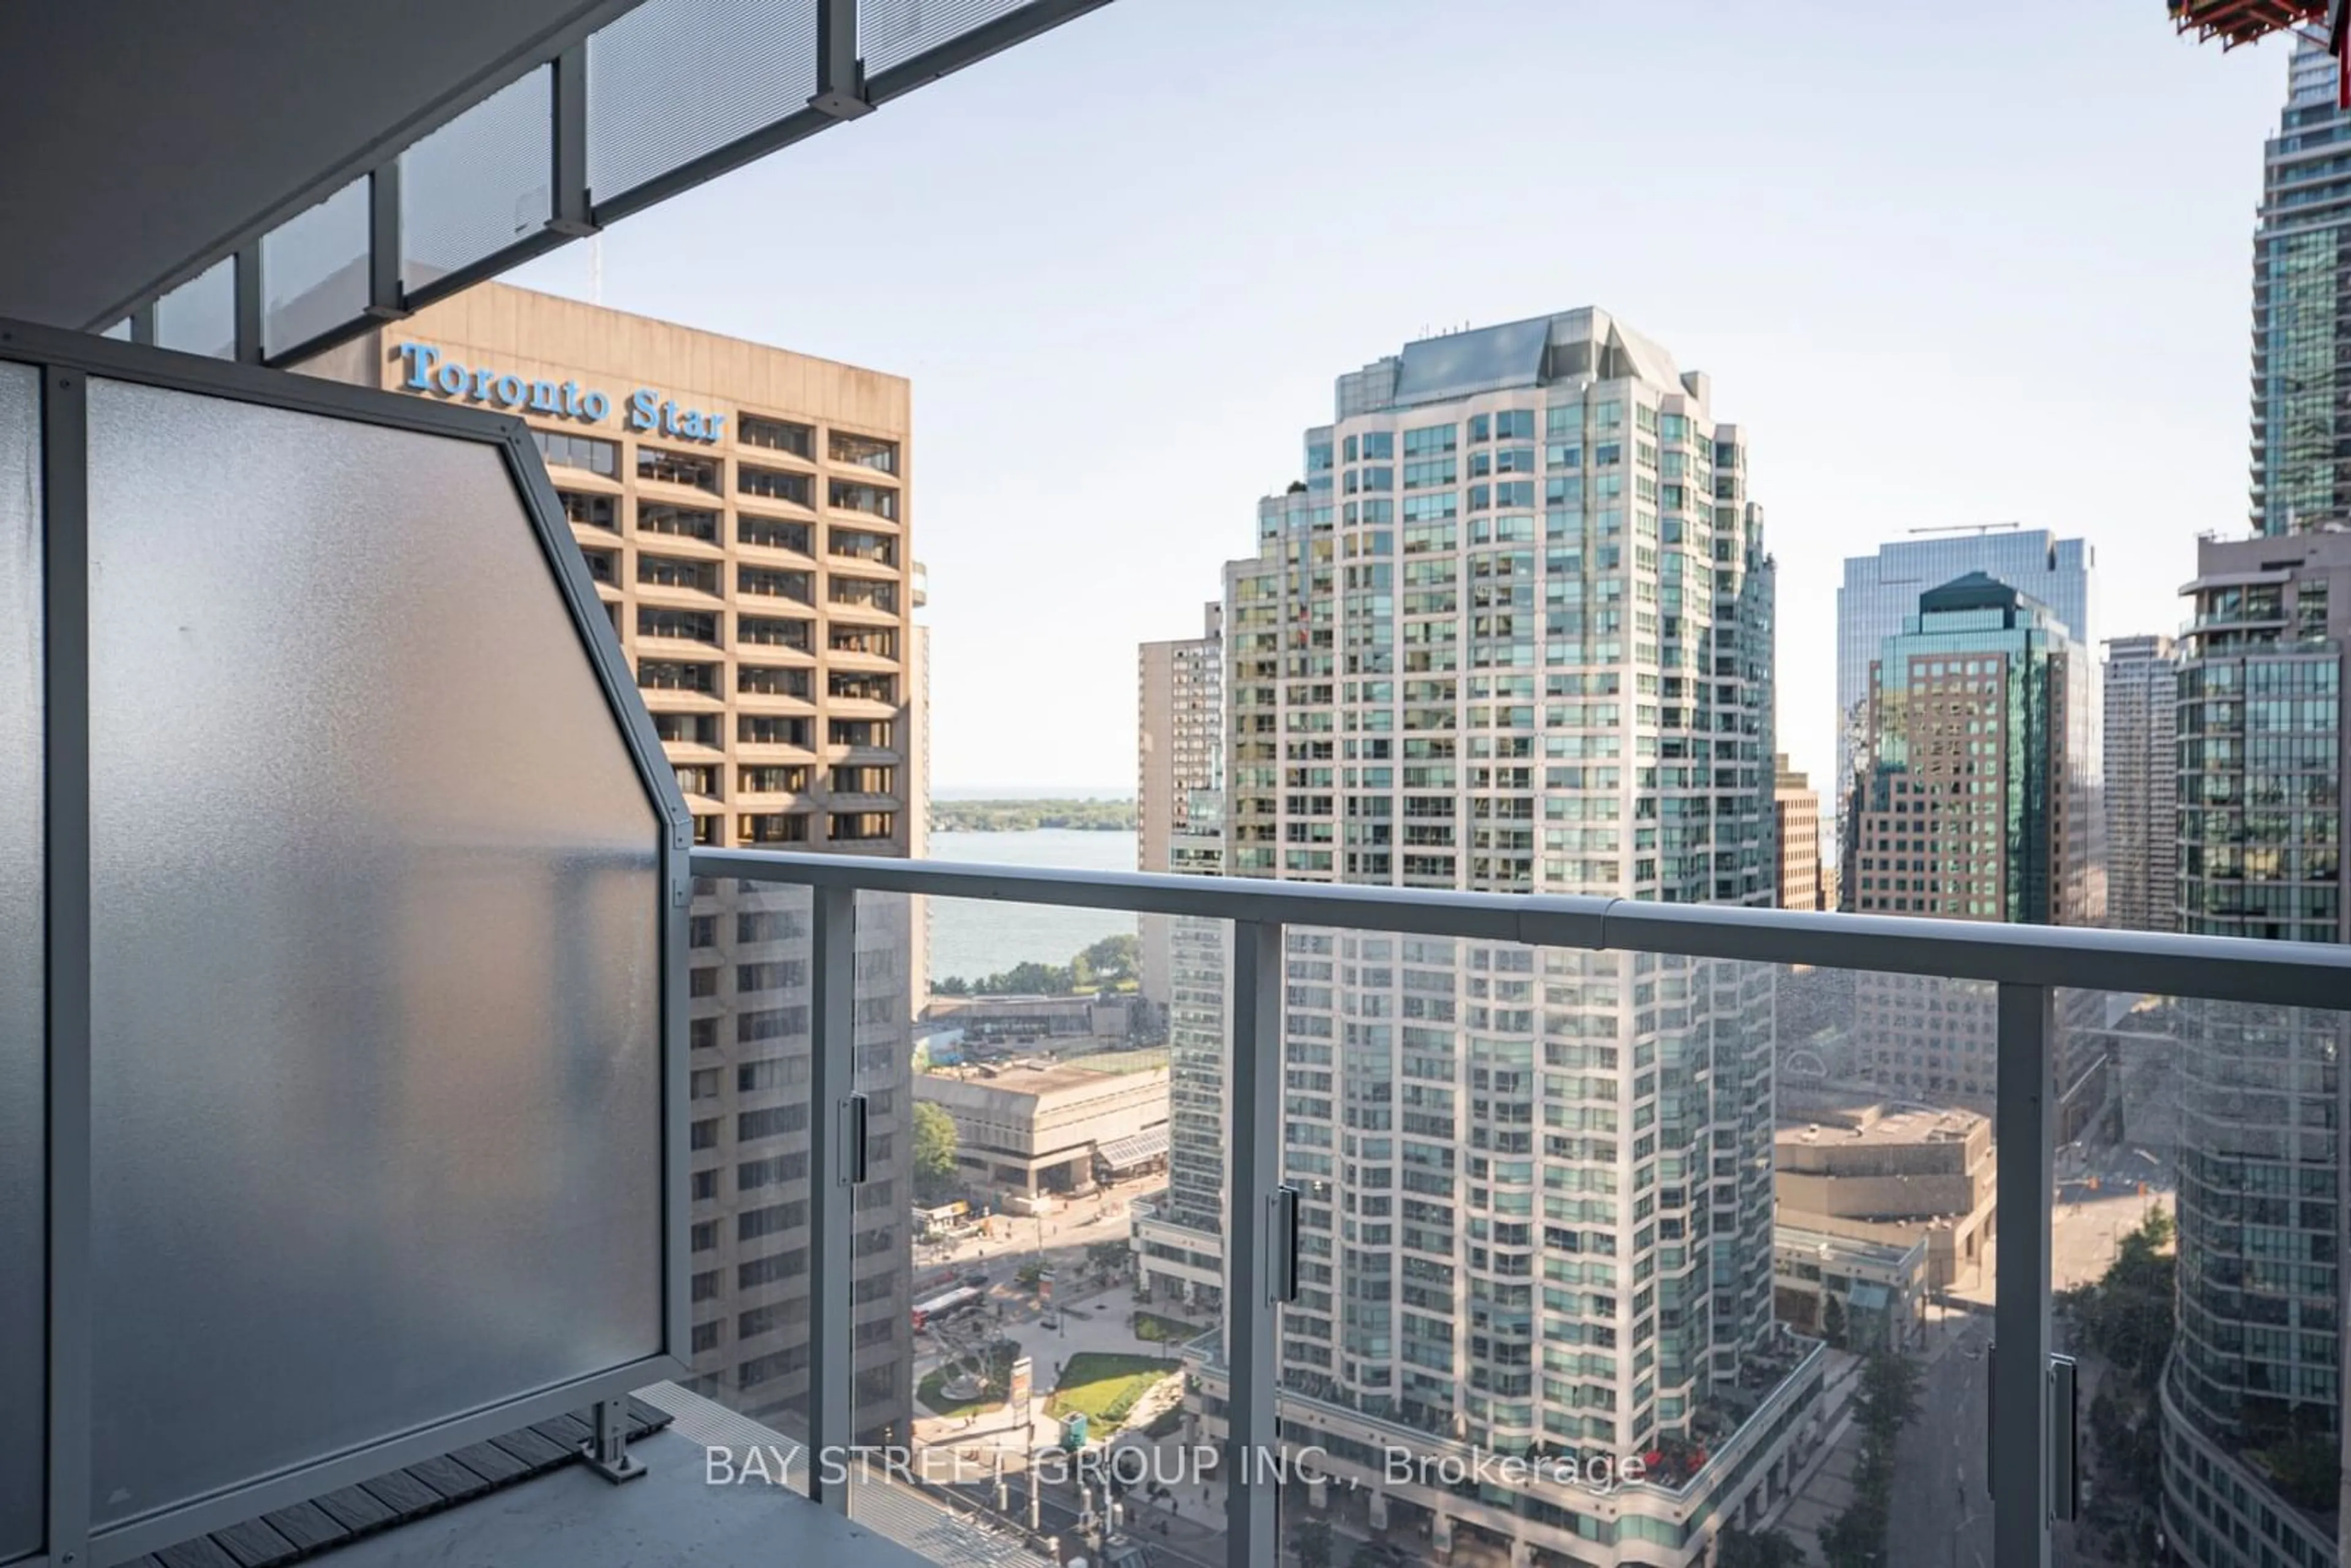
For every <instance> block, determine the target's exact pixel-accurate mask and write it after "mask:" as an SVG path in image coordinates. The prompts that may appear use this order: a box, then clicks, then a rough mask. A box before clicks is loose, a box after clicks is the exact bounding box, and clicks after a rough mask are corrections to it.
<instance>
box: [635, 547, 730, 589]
mask: <svg viewBox="0 0 2351 1568" xmlns="http://www.w3.org/2000/svg"><path fill="white" fill-rule="evenodd" d="M637 580H638V581H639V582H641V583H643V584H646V585H647V586H649V587H653V588H684V589H690V590H692V591H695V592H696V593H716V592H717V591H718V563H717V562H716V561H715V560H682V559H679V558H678V557H676V556H671V555H648V554H646V553H644V552H643V551H639V552H638V555H637Z"/></svg>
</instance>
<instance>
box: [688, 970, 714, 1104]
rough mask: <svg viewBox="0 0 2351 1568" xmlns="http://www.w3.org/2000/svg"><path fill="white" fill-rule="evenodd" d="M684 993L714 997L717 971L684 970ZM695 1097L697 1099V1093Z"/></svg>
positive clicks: (692, 995) (690, 995)
mask: <svg viewBox="0 0 2351 1568" xmlns="http://www.w3.org/2000/svg"><path fill="white" fill-rule="evenodd" d="M685 994H686V995H687V996H689V997H715V996H716V995H717V994H718V971H717V970H716V969H712V968H701V969H689V970H687V971H686V981H685ZM695 1098H697V1099H699V1098H700V1096H699V1095H697V1096H695Z"/></svg>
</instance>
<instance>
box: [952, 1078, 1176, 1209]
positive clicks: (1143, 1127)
mask: <svg viewBox="0 0 2351 1568" xmlns="http://www.w3.org/2000/svg"><path fill="white" fill-rule="evenodd" d="M914 1098H915V1099H916V1100H918V1101H926V1102H928V1103H931V1104H934V1105H936V1106H938V1107H939V1108H940V1109H942V1110H944V1111H945V1112H946V1113H947V1114H948V1115H949V1116H950V1117H952V1118H953V1119H954V1121H955V1126H956V1163H957V1164H958V1165H959V1166H961V1167H962V1171H963V1176H964V1179H965V1180H966V1181H967V1182H968V1183H970V1184H971V1185H972V1186H975V1187H978V1188H982V1189H991V1188H992V1189H997V1190H1000V1191H1003V1192H1007V1193H1017V1194H1022V1195H1029V1194H1034V1193H1039V1192H1071V1191H1080V1190H1083V1189H1084V1188H1087V1187H1089V1186H1092V1184H1093V1182H1094V1180H1095V1177H1096V1176H1097V1175H1098V1174H1102V1175H1117V1174H1123V1172H1126V1171H1137V1170H1144V1169H1148V1168H1149V1167H1150V1165H1151V1162H1152V1160H1153V1159H1154V1158H1156V1159H1158V1160H1159V1161H1160V1162H1161V1163H1163V1164H1164V1163H1165V1158H1166V1154H1167V1065H1166V1061H1165V1053H1162V1052H1144V1051H1105V1052H1102V1053H1100V1054H1098V1055H1094V1056H1088V1057H1081V1058H1078V1059H1075V1060H1072V1061H1053V1062H1029V1061H1022V1062H1013V1063H1008V1064H1002V1065H979V1066H972V1067H965V1068H959V1069H956V1070H954V1071H931V1072H918V1073H916V1074H915V1075H914Z"/></svg>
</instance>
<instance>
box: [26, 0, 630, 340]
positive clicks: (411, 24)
mask: <svg viewBox="0 0 2351 1568" xmlns="http://www.w3.org/2000/svg"><path fill="white" fill-rule="evenodd" d="M633 4H634V0H496V4H494V5H492V4H484V3H483V0H371V3H370V4H368V5H321V4H319V0H238V4H235V5H187V4H185V3H184V0H179V3H166V0H94V3H92V4H86V5H8V6H6V7H5V18H0V146H5V147H6V148H8V149H9V155H8V156H7V157H6V158H5V159H0V235H5V236H6V238H5V243H0V316H15V317H19V318H23V319H30V320H35V321H41V322H46V323H48V324H51V325H54V326H59V327H71V328H85V327H90V326H95V325H100V324H102V319H103V318H106V317H109V316H111V315H114V314H117V313H119V312H120V310H121V309H122V308H124V307H125V306H126V305H127V304H128V303H129V302H130V301H131V300H132V299H134V298H138V297H140V296H141V295H144V294H146V293H149V292H151V291H152V290H153V289H154V288H156V287H158V286H159V285H162V284H165V283H167V282H174V281H177V275H178V273H179V272H180V271H181V270H182V269H183V268H184V267H186V265H187V264H188V263H189V262H190V261H191V260H192V259H193V258H194V257H197V256H205V255H210V254H213V253H214V252H215V251H217V250H218V249H219V248H220V247H221V246H224V245H225V244H228V243H230V242H232V241H235V240H236V239H238V238H239V237H241V236H243V235H247V234H249V233H252V232H256V231H257V229H258V227H259V226H260V225H264V224H265V223H267V222H274V221H276V220H277V218H279V217H282V216H284V215H286V214H287V213H288V212H291V211H295V210H298V209H299V208H300V207H301V206H304V205H307V204H308V202H309V201H310V200H314V199H316V198H317V197H318V196H320V195H323V194H326V193H329V192H330V191H332V190H333V189H335V188H337V187H339V186H340V185H341V184H342V183H344V182H346V181H347V180H349V179H350V178H351V177H352V176H354V175H355V174H357V173H358V172H360V170H361V169H362V168H364V167H365V166H366V165H367V164H368V163H369V162H371V160H372V159H373V158H374V157H376V156H379V155H381V153H383V152H389V151H392V150H395V149H397V148H399V147H400V146H402V145H403V144H404V143H406V142H407V141H412V140H413V139H414V138H415V137H416V136H417V135H418V134H420V133H421V132H422V131H424V130H427V129H429V128H431V127H432V126H434V125H436V124H438V123H440V122H441V121H442V120H446V119H448V118H449V117H450V116H451V115H453V114H455V113H456V112H457V111H458V110H462V109H464V108H465V107H466V106H467V105H469V104H471V103H473V102H475V100H476V99H480V98H481V97H482V96H483V95H484V94H485V93H486V92H487V91H489V90H490V89H494V88H496V87H498V86H501V85H503V84H504V83H505V82H506V81H507V80H509V79H511V78H514V77H515V76H517V75H519V74H520V72H521V70H522V69H523V68H524V67H525V66H526V65H527V64H528V62H529V61H530V60H531V59H533V58H536V57H544V55H545V53H546V52H547V50H548V48H549V47H550V41H569V39H570V38H573V37H584V36H585V35H586V34H587V33H588V32H589V31H590V30H591V29H592V28H593V27H595V26H600V25H601V24H602V23H603V22H604V21H606V20H608V19H610V18H611V17H612V16H616V15H619V14H620V13H622V12H624V11H627V10H629V9H631V8H632V5H633Z"/></svg>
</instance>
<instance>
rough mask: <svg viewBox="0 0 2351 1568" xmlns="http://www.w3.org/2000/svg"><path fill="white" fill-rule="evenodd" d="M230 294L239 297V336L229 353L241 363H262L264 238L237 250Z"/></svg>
mask: <svg viewBox="0 0 2351 1568" xmlns="http://www.w3.org/2000/svg"><path fill="white" fill-rule="evenodd" d="M229 294H230V297H231V298H232V299H234V300H235V310H234V316H235V321H236V340H235V343H233V344H232V345H231V346H230V350H229V357H230V358H231V359H233V360H235V361H236V362H237V363H238V364H240V365H257V364H259V363H261V242H260V241H259V240H255V241H254V242H253V243H252V244H251V245H249V246H246V247H245V248H244V249H243V250H240V251H238V252H237V253H236V265H235V266H234V267H230V268H229Z"/></svg>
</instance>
